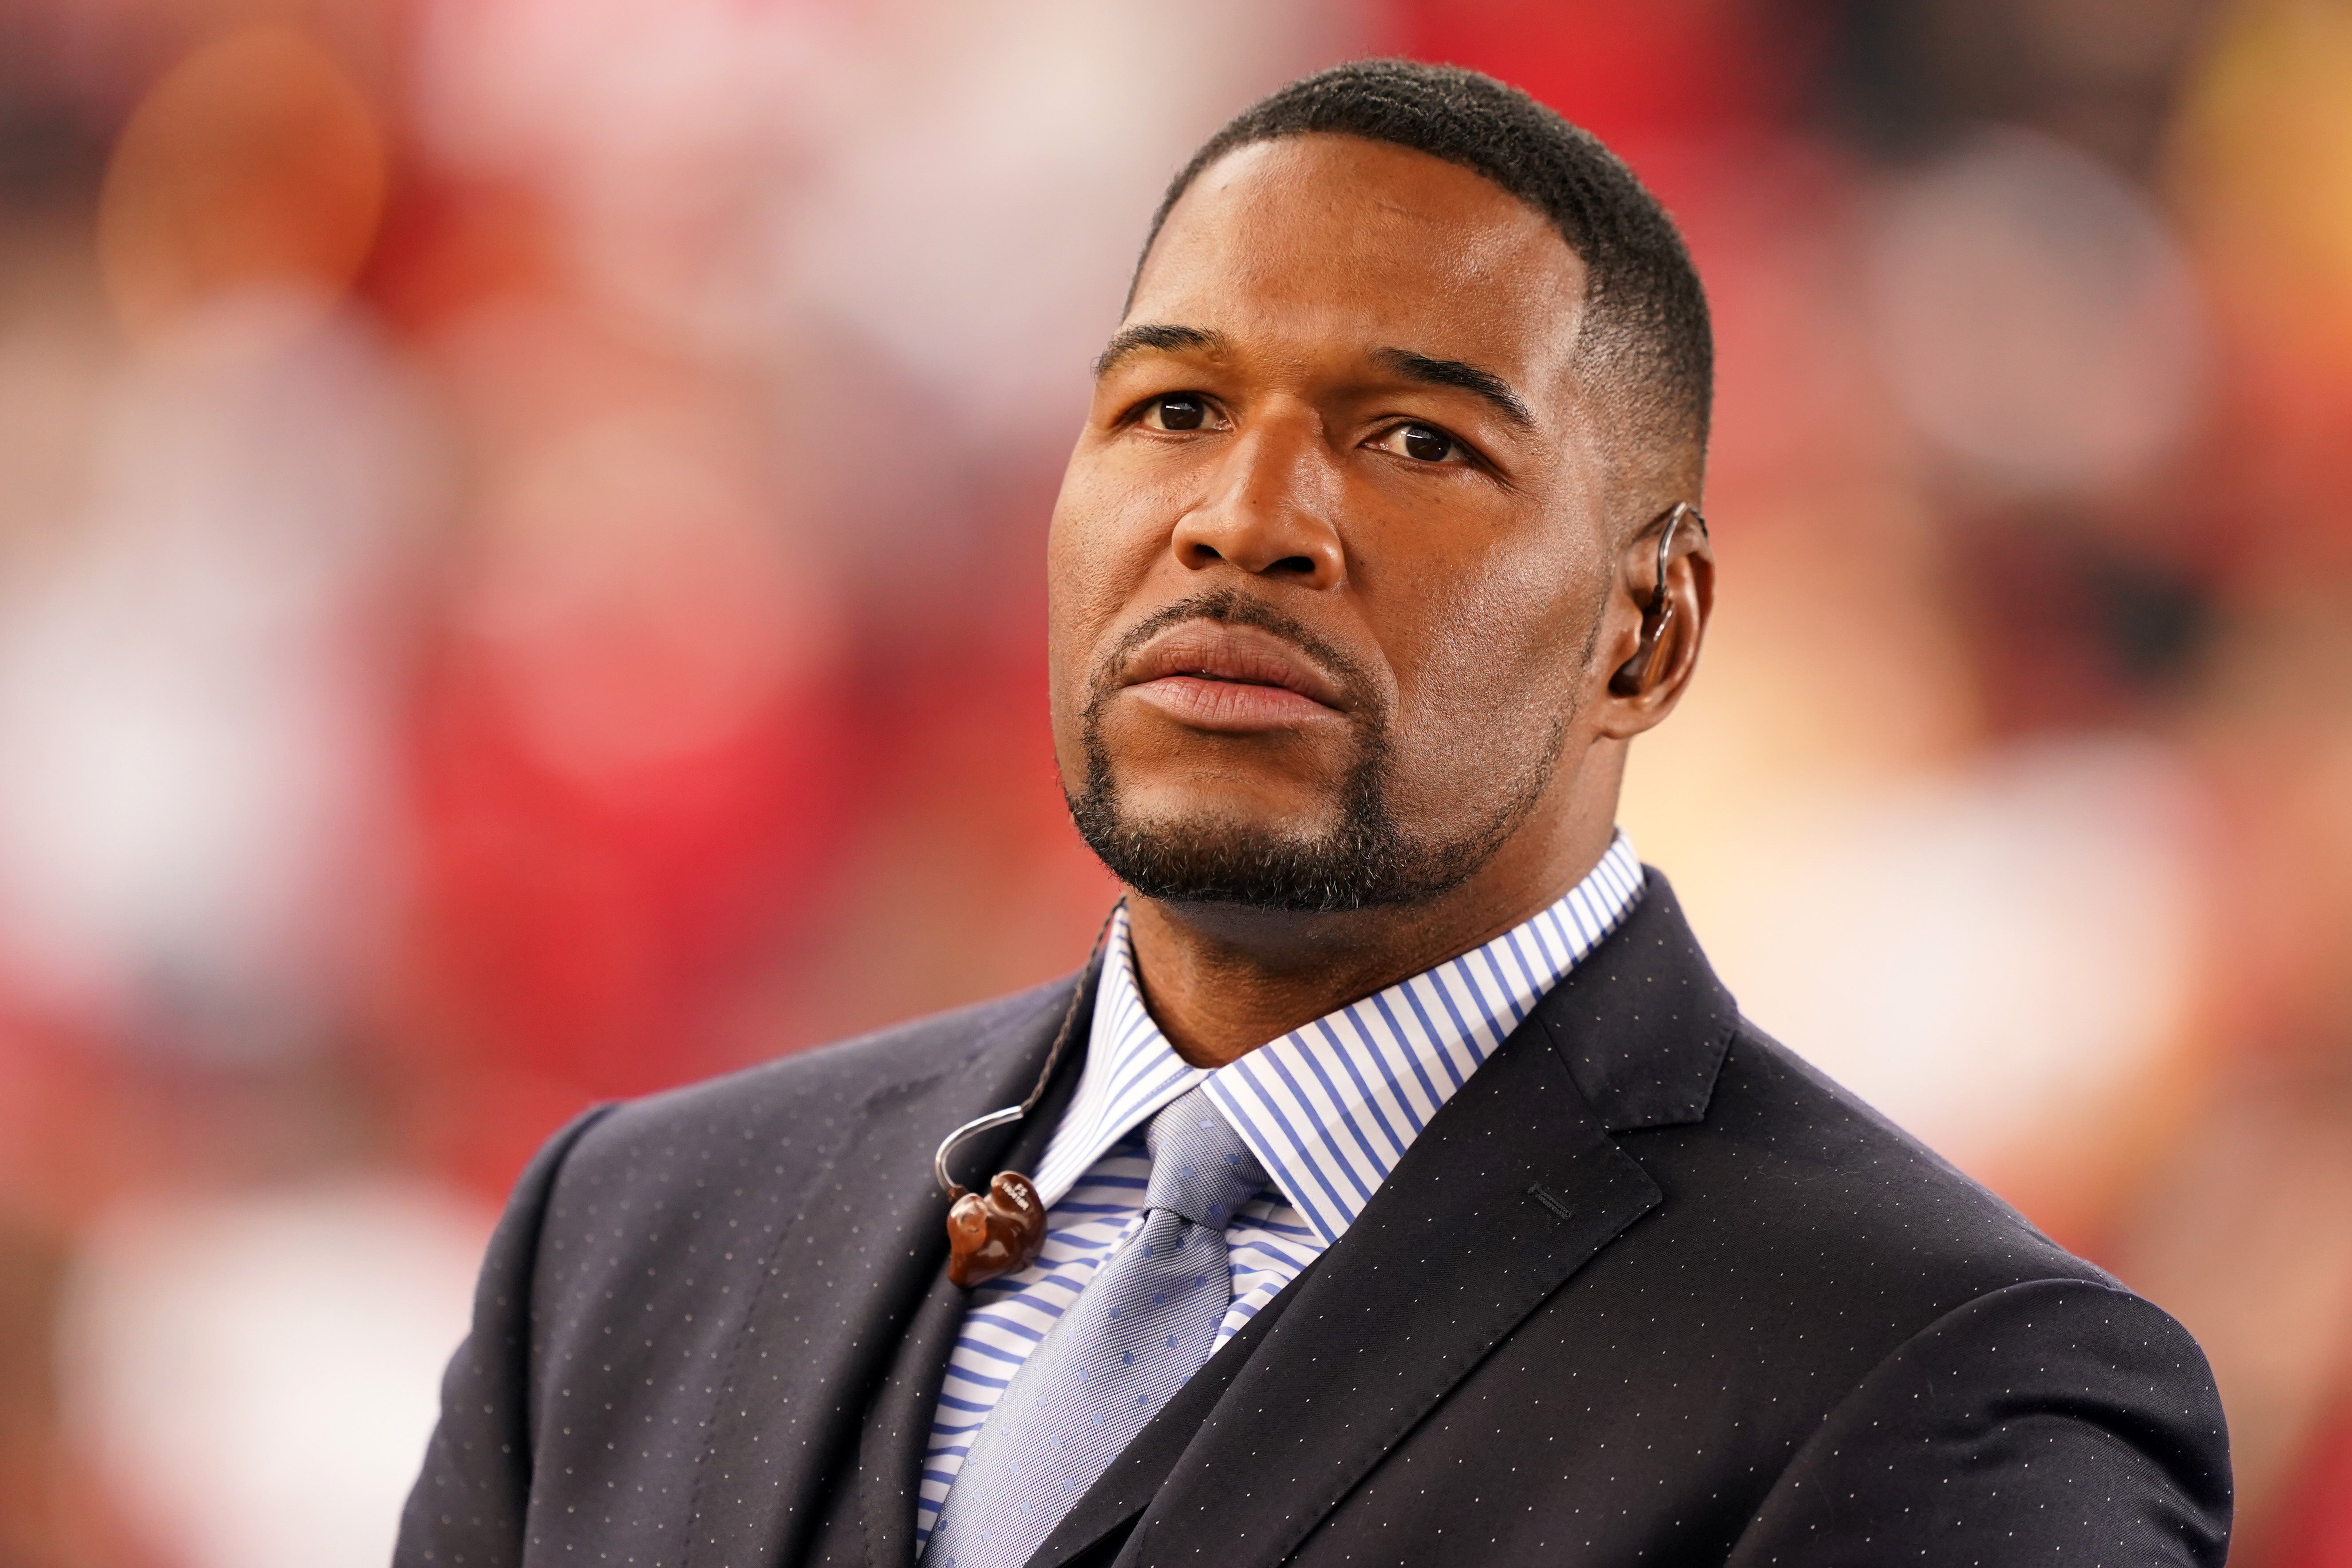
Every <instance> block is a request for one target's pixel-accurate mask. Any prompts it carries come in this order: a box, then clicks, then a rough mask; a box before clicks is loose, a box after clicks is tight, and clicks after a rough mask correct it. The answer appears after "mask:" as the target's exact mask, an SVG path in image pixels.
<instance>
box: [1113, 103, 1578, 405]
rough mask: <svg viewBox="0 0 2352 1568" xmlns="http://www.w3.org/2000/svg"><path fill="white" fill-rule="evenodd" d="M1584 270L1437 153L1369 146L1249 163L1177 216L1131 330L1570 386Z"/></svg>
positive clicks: (1286, 142)
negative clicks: (1364, 354)
mask: <svg viewBox="0 0 2352 1568" xmlns="http://www.w3.org/2000/svg"><path fill="white" fill-rule="evenodd" d="M1584 285H1585V268H1584V263H1583V262H1582V261H1581V260H1580V258H1578V257H1577V255H1576V253H1575V252H1574V251H1572V250H1570V248H1569V247H1568V242H1567V241H1566V240H1565V239H1563V238H1562V237H1560V234H1559V230H1558V229H1557V228H1555V227H1554V226H1552V224H1551V221H1550V219H1549V218H1547V217H1546V216H1544V215H1543V214H1541V213H1540V212H1538V211H1537V210H1536V209H1535V208H1534V207H1532V206H1529V205H1528V204H1527V203H1525V202H1523V201H1521V200H1519V199H1518V198H1517V197H1516V196H1514V195H1511V194H1510V193H1508V192H1507V191H1505V190H1504V189H1503V188H1502V187H1501V186H1499V185H1497V184H1494V183H1493V182H1492V181H1489V180H1487V179H1486V178H1485V177H1483V176H1481V175H1479V174H1473V173H1472V172H1470V171H1469V170H1467V169H1464V168H1461V167H1459V166H1458V165H1455V164H1453V163H1446V162H1444V160H1442V159H1438V158H1433V157H1431V156H1429V155H1428V154H1426V153H1416V152H1413V151H1412V150H1410V149H1408V148H1403V147H1396V146H1391V145H1389V144H1388V143H1385V142H1370V141H1366V140H1363V139H1361V138H1360V137H1354V136H1335V135H1307V136H1291V137H1285V138H1282V139H1280V140H1277V141H1272V142H1254V143H1252V144H1250V145H1248V146H1245V147H1240V148H1236V149H1235V150H1234V151H1233V152H1232V153H1227V154H1226V155H1225V156H1224V157H1223V158H1221V159H1219V160H1218V161H1217V162H1216V163H1213V164H1211V165H1210V166H1209V167H1208V168H1206V169H1203V170H1202V172H1201V174H1200V175H1199V176H1198V177H1197V178H1196V179H1195V180H1194V181H1193V182H1192V185H1191V187H1190V188H1189V189H1187V190H1186V191H1185V193H1184V195H1183V196H1182V198H1181V200H1179V201H1178V202H1177V204H1176V205H1175V207H1174V208H1173V210H1171V212H1170V213H1169V215H1168V221H1167V223H1166V224H1165V225H1164V226H1162V227H1161V229H1160V236H1159V237H1158V239H1156V240H1155V241H1154V242H1153V244H1152V247H1151V253H1150V256H1149V257H1147V258H1145V261H1144V265H1143V268H1142V270H1141V272H1140V274H1139V276H1138V278H1137V280H1136V290H1135V299H1134V301H1133V303H1132V304H1131V305H1130V307H1129V310H1128V320H1129V321H1165V322H1171V323H1180V324H1182V325H1186V326H1199V327H1208V328H1213V329H1216V330H1219V331H1224V332H1225V333H1227V334H1228V335H1230V336H1232V337H1234V339H1235V340H1236V341H1237V342H1241V343H1242V344H1243V345H1244V348H1245V349H1246V348H1248V347H1250V346H1253V345H1257V346H1263V347H1268V348H1272V347H1276V346H1277V345H1280V346H1286V347H1287V348H1288V349H1290V350H1291V351H1293V352H1311V351H1317V350H1320V351H1326V352H1328V351H1331V350H1338V349H1345V348H1349V347H1353V348H1356V349H1360V350H1367V351H1368V350H1370V349H1372V348H1375V347H1398V348H1405V349H1410V350H1412V351H1413V352H1415V353H1428V354H1439V355H1444V356H1445V357H1449V358H1458V359H1464V360H1467V361H1469V362H1471V363H1477V364H1482V365H1486V366H1487V367H1488V368H1490V369H1493V370H1495V371H1496V372H1497V373H1498V374H1503V375H1505V376H1506V377H1507V378H1508V379H1510V380H1512V381H1513V382H1514V384H1517V385H1519V386H1521V388H1522V390H1524V391H1527V392H1530V393H1540V392H1541V391H1542V389H1544V388H1545V387H1546V386H1548V385H1549V384H1552V383H1554V382H1558V383H1559V384H1562V385H1563V386H1564V385H1565V384H1566V382H1567V379H1568V374H1569V370H1570V361H1571V360H1572V358H1573V357H1574V354H1575V349H1576V337H1577V332H1578V330H1579V327H1580V323H1581V321H1582V317H1583V304H1584Z"/></svg>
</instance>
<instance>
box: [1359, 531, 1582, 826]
mask: <svg viewBox="0 0 2352 1568" xmlns="http://www.w3.org/2000/svg"><path fill="white" fill-rule="evenodd" d="M1422 602H1423V605H1425V606H1426V608H1427V620H1426V623H1425V625H1424V626H1423V627H1422V630H1421V635H1420V637H1418V639H1417V647H1415V648H1414V650H1413V653H1414V658H1413V662H1412V679H1411V680H1410V681H1409V682H1401V683H1400V690H1399V694H1398V696H1399V701H1398V713H1397V724H1396V731H1395V733H1394V735H1393V736H1392V742H1393V752H1394V755H1395V759H1396V765H1397V783H1398V785H1399V787H1400V789H1401V790H1403V789H1410V790H1412V791H1413V792H1415V793H1416V794H1419V795H1422V796H1423V800H1424V803H1425V804H1426V805H1427V806H1428V808H1429V809H1430V810H1432V811H1433V812H1437V813H1441V814H1444V815H1463V816H1475V815H1477V814H1478V813H1479V812H1480V811H1481V810H1482V809H1483V808H1484V806H1485V805H1486V804H1487V803H1488V802H1489V801H1490V800H1491V798H1492V796H1493V795H1494V793H1495V789H1496V785H1497V784H1499V783H1500V782H1502V781H1504V780H1507V779H1512V778H1517V777H1518V776H1521V775H1522V774H1524V773H1525V772H1526V771H1527V770H1528V769H1529V768H1531V767H1534V766H1537V765H1539V764H1540V763H1541V761H1542V759H1543V757H1544V756H1545V754H1546V752H1547V750H1548V748H1549V745H1550V742H1551V739H1552V736H1553V734H1554V733H1555V732H1556V731H1558V729H1559V726H1560V724H1561V723H1562V722H1564V721H1569V720H1570V718H1571V716H1572V715H1574V714H1575V713H1576V712H1577V711H1578V710H1580V707H1582V706H1583V705H1584V704H1585V702H1586V700H1588V696H1589V694H1588V693H1587V692H1586V690H1585V688H1586V687H1588V686H1589V685H1590V684H1591V676H1590V671H1589V670H1587V669H1586V668H1585V659H1584V653H1585V648H1586V646H1587V642H1588V639H1589V637H1590V636H1591V626H1592V620H1593V616H1594V615H1595V613H1596V612H1597V610H1598V609H1599V606H1600V605H1601V591H1600V585H1599V572H1598V569H1597V567H1596V566H1595V564H1594V563H1591V562H1589V561H1584V560H1581V559H1578V558H1576V556H1574V555H1572V554H1571V553H1570V552H1563V551H1546V552H1540V555H1539V556H1538V555H1534V554H1532V553H1531V554H1530V555H1529V556H1528V557H1523V558H1521V559H1519V560H1517V561H1511V560H1502V561H1495V562H1489V563H1485V564H1484V565H1483V566H1482V568H1481V569H1480V570H1478V571H1476V572H1475V573H1467V574H1462V575H1461V576H1459V577H1456V578H1454V580H1453V581H1452V582H1450V583H1449V584H1447V585H1445V586H1444V587H1443V588H1438V587H1436V586H1434V585H1432V586H1431V587H1428V588H1425V589H1424V591H1423V601H1422Z"/></svg>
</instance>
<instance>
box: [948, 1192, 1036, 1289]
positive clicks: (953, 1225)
mask: <svg viewBox="0 0 2352 1568" xmlns="http://www.w3.org/2000/svg"><path fill="white" fill-rule="evenodd" d="M1043 1250H1045V1200H1044V1199H1042V1198H1040V1197H1039V1196H1038V1195H1037V1188H1036V1186H1035V1185H1034V1184H1033V1183H1032V1182H1031V1181H1030V1180H1029V1178H1028V1177H1026V1176H1024V1175H1023V1174H1022V1173H1020V1172H1018V1171H1000V1172H998V1173H997V1174H996V1179H995V1180H994V1181H992V1182H991V1183H989V1184H988V1191H987V1192H986V1193H984V1194H982V1193H968V1192H964V1191H962V1190H961V1188H959V1189H958V1191H957V1194H956V1199H955V1202H954V1204H953V1205H951V1206H950V1208H949V1209H948V1278H949V1279H951V1280H953V1281H955V1284H956V1286H957V1288H958V1289H964V1290H969V1289H971V1288H972V1287H973V1286H975V1285H982V1284H985V1283H987V1282H988V1281H989V1280H991V1279H995V1278H996V1277H997V1276H998V1275H1000V1274H1012V1273H1015V1272H1017V1271H1019V1270H1021V1269H1024V1268H1028V1267H1029V1265H1031V1264H1032V1263H1034V1262H1035V1261H1037V1254H1038V1253H1040V1252H1042V1251H1043Z"/></svg>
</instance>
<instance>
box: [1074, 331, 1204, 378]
mask: <svg viewBox="0 0 2352 1568" xmlns="http://www.w3.org/2000/svg"><path fill="white" fill-rule="evenodd" d="M1228 346H1229V344H1228V342H1227V340H1226V338H1225V335H1224V333H1223V332H1213V331H1209V330H1208V329H1207V328H1206V327H1173V326H1168V325H1165V324H1163V323H1160V322H1158V321H1145V322H1141V323H1139V325H1136V326H1132V327H1121V328H1120V329H1119V330H1118V332H1116V333H1115V334H1113V335H1112V338H1111V340H1110V342H1108V343H1107V344H1105V345H1104V347H1103V352H1102V353H1099V354H1097V355H1096V356H1095V379H1096V380H1097V381H1100V380H1101V379H1102V378H1103V377H1104V376H1105V375H1107V374H1109V372H1110V368H1111V366H1113V365H1115V364H1117V363H1118V362H1119V361H1121V360H1123V359H1126V358H1127V357H1128V356H1129V355H1130V354H1137V353H1142V352H1143V351H1144V350H1146V349H1158V350H1160V351H1161V352H1162V353H1177V352H1178V351H1180V350H1183V349H1205V350H1208V351H1209V352H1211V353H1216V352H1218V351H1220V350H1223V349H1224V348H1226V347H1228Z"/></svg>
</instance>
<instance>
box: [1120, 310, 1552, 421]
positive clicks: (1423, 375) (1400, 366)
mask: <svg viewBox="0 0 2352 1568" xmlns="http://www.w3.org/2000/svg"><path fill="white" fill-rule="evenodd" d="M1232 346H1233V345H1232V340H1230V339H1228V338H1227V337H1226V336H1225V335H1224V334H1223V332H1218V331H1210V330H1209V329H1208V328H1206V327H1180V326H1173V325H1171V324H1169V323H1166V322H1160V321H1143V322H1139V323H1138V324H1136V325H1135V326H1132V327H1122V328H1120V329H1119V330H1118V332H1116V333H1115V334H1113V335H1112V337H1111V340H1110V342H1108V343H1107V344H1105V345H1104V347H1103V352H1102V353H1099V354H1097V355H1096V356H1095V379H1096V380H1097V381H1100V380H1101V379H1102V378H1103V377H1104V376H1105V375H1107V374H1109V373H1110V370H1111V368H1112V367H1113V366H1115V365H1117V364H1118V363H1119V362H1120V361H1121V360H1124V359H1127V358H1128V357H1129V356H1130V355H1133V354H1138V353H1143V352H1145V351H1146V350H1150V349H1157V350H1159V351H1160V352H1161V353H1181V352H1182V351H1184V350H1187V349H1191V350H1205V351H1207V352H1209V353H1223V352H1226V351H1228V350H1230V349H1231V347H1232ZM1372 358H1373V359H1374V360H1376V361H1378V362H1379V363H1381V365H1382V366H1384V367H1385V368H1386V369H1388V370H1389V371H1391V373H1393V374H1397V375H1401V376H1403V377H1404V378H1405V379H1406V380H1408V381H1417V382H1420V383H1421V384H1423V385H1425V386H1446V387H1453V388H1455V389H1457V390H1459V391H1463V392H1467V393H1470V394H1472V395H1475V396H1478V397H1482V398H1484V399H1486V402H1488V403H1489V404H1491V405H1494V407H1495V409H1496V412H1497V413H1499V414H1501V415H1502V416H1503V417H1504V418H1506V419H1507V420H1509V421H1510V422H1511V423H1512V424H1514V425H1516V426H1518V427H1519V428H1520V429H1522V430H1532V429H1534V428H1535V424H1536V420H1535V416H1534V415H1532V414H1530V413H1529V412H1528V405H1526V404H1525V403H1524V402H1522V401H1520V398H1519V395H1518V394H1517V393H1516V392H1513V391H1512V390H1511V386H1510V384H1509V383H1508V382H1507V381H1505V380H1504V379H1503V378H1502V377H1501V376H1499V375H1496V374H1495V373H1494V372H1493V371H1490V370H1482V369H1481V368H1479V367H1478V366H1476V365H1475V364H1471V363H1468V362H1466V361H1464V360H1458V359H1437V358H1434V357H1433V356H1431V355H1429V354H1423V353H1413V352H1412V350H1411V349H1375V350H1373V351H1372Z"/></svg>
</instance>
